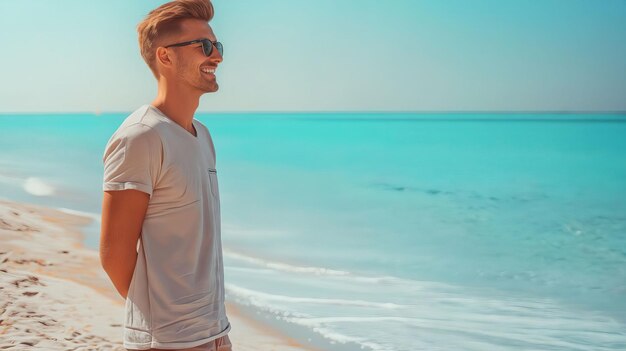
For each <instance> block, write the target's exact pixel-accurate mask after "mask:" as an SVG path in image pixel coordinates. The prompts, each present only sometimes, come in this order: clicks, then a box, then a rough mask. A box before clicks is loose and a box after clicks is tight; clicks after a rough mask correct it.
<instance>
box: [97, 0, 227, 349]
mask: <svg viewBox="0 0 626 351" xmlns="http://www.w3.org/2000/svg"><path fill="white" fill-rule="evenodd" d="M212 17H213V6H212V4H211V3H210V2H209V0H177V1H172V2H169V3H167V4H164V5H162V6H160V7H158V8H156V9H155V10H153V11H151V12H150V13H149V14H148V16H147V17H146V18H145V19H144V20H143V21H142V22H141V23H140V24H139V25H138V27H137V31H138V33H139V46H140V49H141V55H142V57H143V58H144V60H145V61H146V63H147V64H148V66H149V68H150V69H151V71H152V73H153V74H154V76H155V77H156V79H157V81H158V94H157V97H156V98H155V99H154V101H152V103H151V104H149V105H144V106H142V107H140V108H139V109H137V110H136V111H135V112H133V113H132V114H131V115H130V116H128V117H127V118H126V119H125V120H124V122H123V123H122V124H121V125H120V127H119V128H118V129H117V131H116V132H115V133H114V134H113V135H112V137H111V138H110V140H109V142H108V143H107V146H106V149H105V152H104V157H103V162H104V182H103V190H104V196H103V202H102V231H101V238H100V260H101V262H102V266H103V268H104V270H105V271H106V272H107V274H108V275H109V277H110V279H111V281H112V282H113V285H114V286H115V288H116V289H117V290H118V292H119V293H120V295H122V297H124V298H125V299H126V306H125V313H126V316H125V323H124V347H126V348H127V349H132V350H194V351H195V350H213V351H215V350H219V351H225V350H231V344H230V340H229V338H228V335H227V334H228V332H229V331H230V323H229V321H228V318H227V317H226V312H225V305H224V273H223V272H224V271H223V264H222V244H221V234H220V230H221V228H220V199H219V191H218V183H217V171H216V169H215V149H214V146H213V141H212V139H211V135H210V133H209V130H208V129H207V128H206V127H205V126H204V125H203V124H202V123H200V122H199V121H198V120H196V119H194V118H193V117H194V113H195V111H196V109H197V107H198V103H199V99H200V96H202V94H204V93H209V92H215V91H217V90H218V84H217V82H216V78H215V69H216V68H217V66H218V64H219V63H220V62H222V45H221V44H220V43H218V42H217V38H216V37H215V34H214V33H213V30H212V29H211V27H210V26H209V23H208V22H209V21H210V20H211V18H212Z"/></svg>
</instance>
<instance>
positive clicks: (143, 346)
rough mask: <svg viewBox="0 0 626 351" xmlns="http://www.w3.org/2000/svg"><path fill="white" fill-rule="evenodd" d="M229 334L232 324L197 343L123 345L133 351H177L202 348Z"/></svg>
mask: <svg viewBox="0 0 626 351" xmlns="http://www.w3.org/2000/svg"><path fill="white" fill-rule="evenodd" d="M228 332H230V323H228V326H227V327H226V329H224V330H223V331H221V332H220V333H218V334H216V335H213V336H210V337H208V338H204V339H200V340H196V341H189V342H158V341H152V342H145V343H134V342H129V341H125V340H124V343H123V345H124V348H126V349H131V350H150V349H156V348H158V349H165V350H175V349H180V348H185V349H186V348H192V347H196V346H200V345H202V344H206V343H207V342H211V341H213V340H215V339H218V338H221V337H222V336H224V335H226V334H228Z"/></svg>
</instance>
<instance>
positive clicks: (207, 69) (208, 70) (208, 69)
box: [202, 68, 215, 73]
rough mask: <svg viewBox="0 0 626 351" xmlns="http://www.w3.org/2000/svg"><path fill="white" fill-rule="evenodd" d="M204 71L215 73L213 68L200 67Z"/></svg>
mask: <svg viewBox="0 0 626 351" xmlns="http://www.w3.org/2000/svg"><path fill="white" fill-rule="evenodd" d="M202 72H204V73H215V68H202Z"/></svg>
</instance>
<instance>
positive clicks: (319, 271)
mask: <svg viewBox="0 0 626 351" xmlns="http://www.w3.org/2000/svg"><path fill="white" fill-rule="evenodd" d="M223 251H224V256H226V257H229V258H233V259H236V260H240V261H244V262H248V263H252V264H255V265H259V266H263V267H267V268H271V269H275V270H278V271H284V272H292V273H312V274H315V275H332V276H345V275H350V272H346V271H340V270H335V269H328V268H322V267H304V266H294V265H290V264H287V263H281V262H272V261H268V260H264V259H261V258H257V257H252V256H248V255H244V254H241V253H237V252H234V251H231V250H227V249H224V250H223Z"/></svg>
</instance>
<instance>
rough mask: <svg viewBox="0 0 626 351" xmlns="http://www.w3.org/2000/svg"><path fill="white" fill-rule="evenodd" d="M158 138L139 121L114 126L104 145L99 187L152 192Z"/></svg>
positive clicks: (158, 153)
mask: <svg viewBox="0 0 626 351" xmlns="http://www.w3.org/2000/svg"><path fill="white" fill-rule="evenodd" d="M161 150H162V145H161V140H160V138H159V135H158V133H157V132H156V131H154V130H153V129H152V128H150V127H148V126H146V125H143V124H133V125H130V126H128V127H126V128H124V129H122V130H118V131H117V132H116V133H115V134H113V136H112V137H111V139H109V142H108V143H107V145H106V148H105V151H104V156H103V158H102V161H103V163H104V181H103V184H102V189H103V190H104V191H107V190H127V189H135V190H139V191H142V192H144V193H147V194H148V195H150V196H152V193H153V190H154V187H155V184H156V183H157V180H158V176H159V172H160V167H161Z"/></svg>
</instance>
